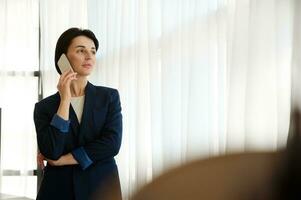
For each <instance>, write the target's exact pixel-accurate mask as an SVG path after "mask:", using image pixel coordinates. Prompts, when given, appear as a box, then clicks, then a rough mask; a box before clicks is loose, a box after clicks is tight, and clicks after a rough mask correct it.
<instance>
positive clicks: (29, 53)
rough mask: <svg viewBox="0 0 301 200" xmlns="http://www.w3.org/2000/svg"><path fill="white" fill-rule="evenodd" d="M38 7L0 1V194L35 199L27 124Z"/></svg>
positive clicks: (26, 1) (32, 1)
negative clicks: (0, 112)
mask: <svg viewBox="0 0 301 200" xmlns="http://www.w3.org/2000/svg"><path fill="white" fill-rule="evenodd" d="M38 13H39V11H38V1H37V0H7V1H6V0H1V1H0V27H1V31H0V108H1V109H2V123H1V124H2V127H1V161H0V169H1V171H0V183H1V184H0V186H1V187H0V193H1V194H3V193H4V194H10V195H18V196H27V197H32V198H33V197H34V196H35V195H36V187H37V184H36V182H37V179H36V177H35V176H33V170H34V169H36V142H35V141H36V140H35V130H34V125H33V120H32V115H33V106H34V104H33V103H34V102H36V101H37V99H38V93H37V92H38V81H37V78H36V77H34V76H33V71H37V70H38V64H39V63H38V61H39V60H38V59H39V57H38V55H39V53H38V49H39V48H38V42H39V40H38V38H39V34H38V33H39V31H38V30H39V27H38Z"/></svg>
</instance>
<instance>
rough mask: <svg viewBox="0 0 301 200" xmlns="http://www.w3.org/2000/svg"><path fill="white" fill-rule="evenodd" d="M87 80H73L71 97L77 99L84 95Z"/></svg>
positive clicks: (82, 78)
mask: <svg viewBox="0 0 301 200" xmlns="http://www.w3.org/2000/svg"><path fill="white" fill-rule="evenodd" d="M87 82H88V81H87V78H86V77H79V76H78V77H77V79H76V80H73V81H72V83H71V87H70V89H71V96H72V97H78V96H83V95H85V88H86V85H87Z"/></svg>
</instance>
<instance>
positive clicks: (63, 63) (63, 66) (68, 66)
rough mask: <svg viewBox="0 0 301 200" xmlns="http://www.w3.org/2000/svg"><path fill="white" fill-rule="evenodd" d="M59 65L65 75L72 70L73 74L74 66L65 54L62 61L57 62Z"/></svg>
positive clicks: (61, 58)
mask: <svg viewBox="0 0 301 200" xmlns="http://www.w3.org/2000/svg"><path fill="white" fill-rule="evenodd" d="M57 65H58V66H59V68H60V70H61V73H64V72H65V71H67V70H69V69H71V71H72V72H74V71H73V69H72V66H71V64H70V62H69V60H68V58H67V56H66V55H65V54H64V53H63V54H62V55H61V57H60V59H59V60H58V61H57Z"/></svg>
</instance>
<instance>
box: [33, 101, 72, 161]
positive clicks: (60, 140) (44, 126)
mask: <svg viewBox="0 0 301 200" xmlns="http://www.w3.org/2000/svg"><path fill="white" fill-rule="evenodd" d="M46 106H47V105H44V104H41V103H37V104H36V105H35V109H34V123H35V127H36V133H37V142H38V147H39V150H40V152H41V153H42V154H43V155H44V156H45V157H46V158H49V159H52V160H57V159H59V158H60V157H61V156H62V155H63V150H64V143H65V139H66V137H67V135H68V132H69V124H70V121H65V120H63V119H62V118H60V117H59V116H58V115H56V114H54V115H53V114H52V116H51V114H50V113H48V112H47V109H46Z"/></svg>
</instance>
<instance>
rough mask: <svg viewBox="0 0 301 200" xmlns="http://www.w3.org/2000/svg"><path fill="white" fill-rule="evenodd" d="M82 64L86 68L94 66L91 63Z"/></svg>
mask: <svg viewBox="0 0 301 200" xmlns="http://www.w3.org/2000/svg"><path fill="white" fill-rule="evenodd" d="M82 66H83V67H84V68H89V69H90V68H92V65H91V64H83V65H82Z"/></svg>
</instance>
